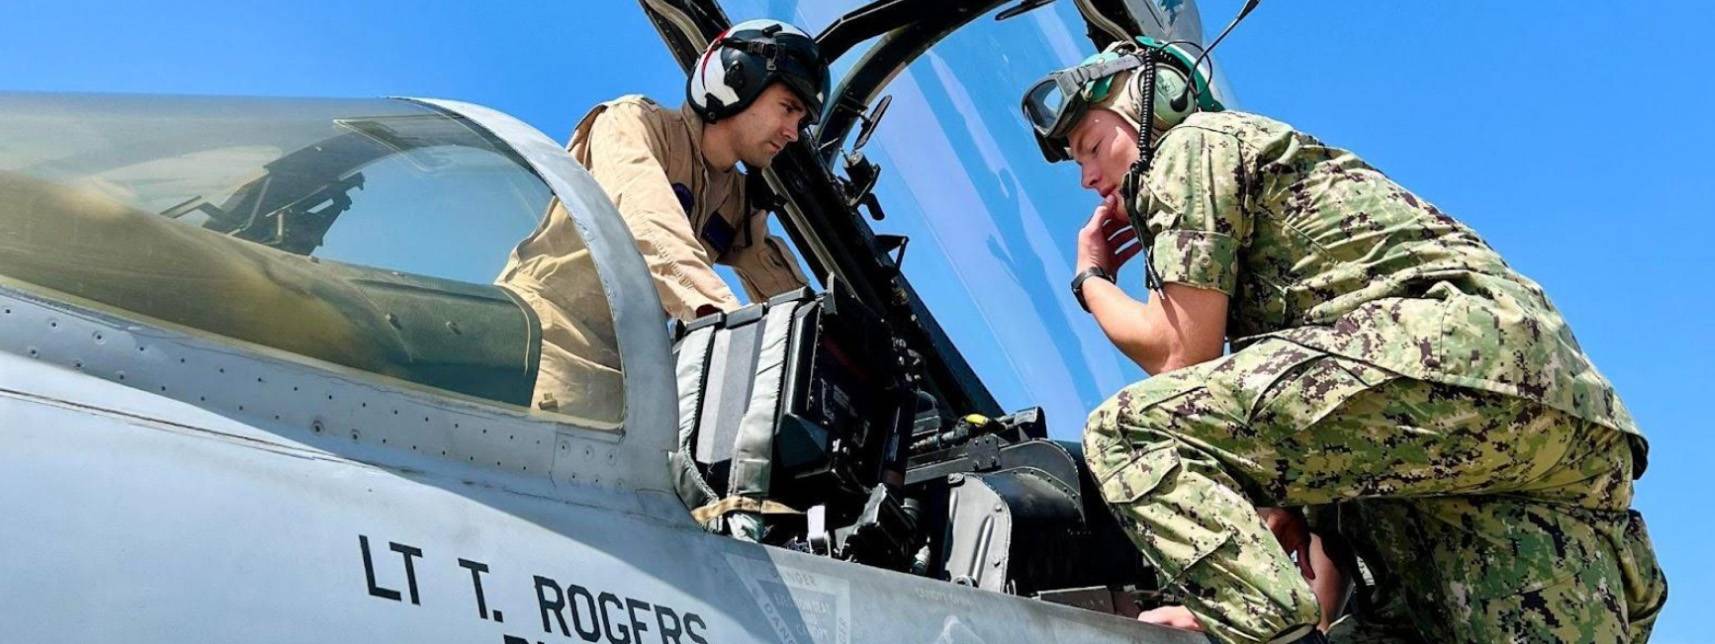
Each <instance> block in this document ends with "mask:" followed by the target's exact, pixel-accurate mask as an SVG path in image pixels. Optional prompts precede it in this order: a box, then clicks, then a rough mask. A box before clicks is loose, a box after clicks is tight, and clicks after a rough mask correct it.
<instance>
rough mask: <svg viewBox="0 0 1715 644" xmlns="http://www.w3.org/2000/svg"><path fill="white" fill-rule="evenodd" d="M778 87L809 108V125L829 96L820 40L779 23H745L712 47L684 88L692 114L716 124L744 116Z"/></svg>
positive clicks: (694, 69)
mask: <svg viewBox="0 0 1715 644" xmlns="http://www.w3.org/2000/svg"><path fill="white" fill-rule="evenodd" d="M774 82H779V83H783V84H785V85H786V87H787V88H788V89H791V90H792V92H793V93H794V94H797V95H798V98H799V100H802V101H804V105H805V107H806V108H808V112H809V122H810V123H814V122H815V120H816V119H817V117H819V116H820V115H821V113H822V105H823V103H825V102H826V101H827V96H828V65H827V63H826V62H825V61H823V60H822V55H821V52H820V51H818V50H817V48H816V39H814V38H811V37H810V35H809V34H806V33H804V31H803V30H802V29H799V28H797V27H794V26H792V25H790V24H787V23H784V22H781V21H779V20H766V19H765V20H746V21H744V22H741V23H738V24H736V25H733V26H732V27H731V28H729V29H727V30H726V31H724V32H721V35H719V36H716V37H715V39H714V40H712V41H710V42H709V47H708V49H705V50H703V55H702V56H700V57H698V58H697V63H696V66H695V67H693V68H692V69H691V75H690V79H688V81H687V82H686V85H685V98H686V99H687V100H689V101H690V102H691V109H693V110H695V111H696V112H697V115H698V116H701V117H703V120H704V121H708V122H710V123H713V122H715V121H719V120H721V119H723V118H727V117H729V116H732V115H734V114H737V113H739V112H742V111H744V109H745V108H747V107H750V104H751V103H752V102H755V101H756V97H757V96H758V95H761V94H762V90H763V89H764V88H767V87H768V85H769V83H774Z"/></svg>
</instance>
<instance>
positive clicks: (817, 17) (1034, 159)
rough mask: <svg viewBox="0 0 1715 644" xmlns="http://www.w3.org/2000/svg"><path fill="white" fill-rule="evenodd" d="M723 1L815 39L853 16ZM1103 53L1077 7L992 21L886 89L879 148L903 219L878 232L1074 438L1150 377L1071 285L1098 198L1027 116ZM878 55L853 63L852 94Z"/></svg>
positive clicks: (1126, 275)
mask: <svg viewBox="0 0 1715 644" xmlns="http://www.w3.org/2000/svg"><path fill="white" fill-rule="evenodd" d="M834 4H839V3H834ZM849 4H852V5H854V6H855V5H856V4H857V3H849ZM723 7H724V9H725V10H726V12H727V15H728V16H729V17H731V18H732V19H733V20H735V21H736V20H744V19H750V18H758V17H771V18H778V19H782V20H787V21H791V22H794V23H796V24H800V25H802V26H804V27H805V28H806V29H807V30H809V31H811V32H818V31H821V30H822V29H823V28H825V27H826V26H827V24H828V23H829V22H830V21H831V20H833V19H834V18H835V17H837V14H838V12H839V11H843V10H849V9H851V8H853V7H839V8H837V9H836V8H831V7H829V6H828V5H826V4H824V3H821V2H802V3H800V2H786V1H774V2H765V1H747V0H738V1H729V2H724V3H723ZM1093 50H1094V46H1093V45H1092V44H1091V43H1090V41H1089V40H1088V39H1087V38H1086V37H1085V24H1084V21H1083V19H1082V18H1081V17H1080V16H1079V15H1078V12H1077V9H1076V8H1075V7H1074V6H1073V4H1072V3H1057V4H1055V5H1051V6H1048V7H1044V8H1041V9H1037V10H1034V11H1031V12H1028V13H1025V14H1023V15H1020V16H1017V17H1014V18H1011V19H1008V20H1004V21H996V20H995V19H994V17H993V15H992V13H991V15H988V16H982V17H979V18H976V19H975V20H973V21H972V22H971V23H969V24H968V25H966V26H965V27H963V28H962V29H960V30H959V31H957V32H955V33H953V34H951V35H950V36H948V37H947V38H946V39H945V40H943V41H941V42H940V43H938V44H936V45H934V46H933V47H932V48H930V49H929V50H928V51H927V52H925V53H924V54H923V55H922V56H921V57H919V58H918V59H917V60H916V61H915V62H913V63H912V64H911V65H910V67H909V68H907V69H906V70H904V71H903V72H901V73H900V74H899V75H898V76H897V77H895V78H894V79H893V81H892V82H891V83H890V84H889V85H888V86H887V87H886V88H885V89H884V91H883V94H891V95H892V96H893V104H892V107H891V108H890V109H889V111H888V113H887V114H886V116H885V118H884V119H883V120H882V122H881V124H880V125H879V126H878V128H877V129H876V131H875V134H874V136H873V138H872V139H871V140H870V142H869V144H868V147H866V148H864V150H863V151H864V153H865V154H867V155H868V156H869V157H870V158H871V159H872V160H874V161H875V162H876V163H877V164H879V165H880V166H881V167H882V175H881V179H880V182H879V184H878V186H877V188H876V194H877V196H878V197H879V199H880V201H881V204H882V206H883V208H884V209H885V211H886V214H887V218H886V219H885V220H883V221H880V222H874V223H872V224H871V225H872V227H874V228H875V230H876V232H878V233H891V234H903V235H908V236H909V237H910V238H911V242H910V244H909V246H908V248H907V250H906V253H905V257H904V271H905V274H906V276H907V277H908V278H909V279H910V280H911V282H912V285H913V286H915V287H916V289H917V290H918V292H919V293H920V294H921V295H922V297H923V299H924V300H925V302H926V303H927V305H928V307H929V309H930V310H931V311H932V312H933V313H934V314H935V316H936V318H937V319H938V320H939V322H940V323H941V325H942V326H943V327H945V328H946V330H947V333H948V334H949V335H950V336H951V337H952V339H953V342H954V343H955V344H956V345H957V346H958V348H959V349H960V350H961V351H962V353H963V354H964V356H965V358H966V360H968V361H969V362H970V364H971V366H972V367H973V368H974V369H975V370H976V372H977V375H978V376H979V377H981V378H982V380H983V381H984V383H985V384H987V386H988V387H989V389H990V391H991V392H993V394H994V395H995V397H996V398H997V399H998V400H999V401H1000V402H1001V404H1002V406H1004V407H1006V408H1007V409H1009V410H1011V409H1020V408H1024V407H1030V406H1041V407H1044V408H1045V409H1046V411H1047V416H1048V424H1049V427H1050V433H1051V434H1052V435H1053V436H1054V437H1056V438H1063V439H1075V438H1077V437H1078V435H1079V433H1080V432H1081V428H1082V426H1083V423H1084V419H1085V417H1086V416H1087V415H1088V413H1089V412H1090V410H1091V409H1093V408H1094V407H1095V406H1096V405H1098V404H1100V403H1101V401H1102V400H1104V399H1106V398H1107V397H1108V396H1110V395H1112V394H1113V393H1114V392H1116V391H1118V390H1119V389H1120V388H1121V387H1123V386H1125V385H1126V384H1128V383H1130V382H1133V381H1135V380H1138V379H1140V378H1142V377H1143V373H1142V371H1141V370H1140V369H1139V368H1138V367H1137V366H1136V365H1135V364H1133V363H1132V362H1131V361H1130V360H1128V359H1126V358H1125V356H1124V355H1122V354H1121V353H1120V352H1119V351H1118V350H1116V349H1115V348H1114V347H1113V346H1112V345H1111V344H1109V343H1108V341H1107V340H1106V338H1105V337H1104V336H1103V334H1102V332H1101V330H1100V329H1099V328H1098V327H1097V326H1096V324H1095V323H1094V321H1093V320H1091V319H1090V317H1089V315H1088V314H1087V313H1085V312H1084V311H1083V310H1082V309H1080V308H1079V307H1078V304H1077V302H1076V301H1075V300H1074V299H1073V298H1072V296H1071V293H1070V290H1069V289H1068V284H1069V283H1070V281H1071V279H1072V276H1073V262H1074V260H1075V254H1074V242H1075V240H1076V234H1077V231H1078V229H1079V228H1080V227H1081V226H1082V225H1083V223H1084V222H1085V220H1087V219H1088V218H1089V217H1090V214H1091V212H1092V210H1093V209H1094V208H1095V206H1096V204H1097V202H1098V199H1097V197H1096V195H1095V194H1094V193H1092V192H1089V191H1086V190H1083V189H1082V188H1080V187H1079V185H1078V181H1079V180H1078V171H1077V167H1076V166H1075V165H1072V164H1070V163H1062V164H1057V165H1050V164H1048V163H1047V162H1045V161H1044V160H1043V158H1042V154H1041V152H1040V150H1039V148H1038V147H1037V145H1036V143H1035V141H1034V139H1033V138H1032V135H1031V131H1030V128H1029V126H1028V125H1027V124H1026V123H1025V120H1024V117H1023V115H1022V113H1021V112H1020V110H1019V107H1018V106H1019V101H1020V96H1021V95H1022V93H1023V92H1024V91H1025V89H1026V88H1028V87H1029V86H1030V85H1031V84H1032V83H1033V82H1035V81H1036V80H1038V79H1040V78H1042V77H1043V76H1044V75H1046V74H1047V73H1048V72H1049V71H1052V70H1054V69H1057V68H1060V67H1064V66H1068V65H1072V64H1076V63H1077V62H1078V61H1080V60H1082V59H1083V58H1084V57H1085V56H1088V55H1089V54H1090V53H1092V52H1093ZM862 52H863V48H861V47H860V48H858V49H856V50H854V51H853V53H851V54H848V55H847V56H846V57H845V59H843V60H841V61H837V63H836V64H835V65H834V68H835V75H834V78H835V84H836V86H837V85H838V83H839V80H838V79H839V78H840V77H841V76H842V75H843V72H844V71H846V70H849V69H850V67H851V65H852V64H853V63H854V62H855V61H854V60H853V59H855V58H857V57H860V56H861V55H862ZM1139 265H1141V264H1139V263H1138V262H1136V261H1134V262H1133V265H1130V266H1126V267H1125V269H1124V270H1123V271H1122V272H1121V274H1120V276H1119V280H1120V283H1121V284H1122V285H1123V286H1125V287H1126V290H1127V291H1129V292H1131V293H1132V294H1133V296H1134V297H1141V296H1142V295H1143V288H1142V277H1141V273H1139V272H1138V271H1139V268H1138V266H1139Z"/></svg>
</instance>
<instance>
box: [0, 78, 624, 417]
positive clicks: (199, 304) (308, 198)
mask: <svg viewBox="0 0 1715 644" xmlns="http://www.w3.org/2000/svg"><path fill="white" fill-rule="evenodd" d="M0 141H4V142H5V144H4V145H0V283H4V284H6V285H8V286H13V287H18V288H22V289H26V290H29V291H33V292H37V293H40V294H43V295H45V296H47V297H50V298H53V299H60V300H68V301H73V302H75V303H79V304H86V305H92V306H93V307H94V308H97V309H100V310H105V311H108V312H111V313H115V314H118V315H120V316H122V317H130V318H137V317H139V316H140V317H141V318H143V319H144V320H146V321H149V322H152V323H166V324H167V325H169V326H173V327H179V328H183V329H188V330H192V331H195V332H198V333H207V334H216V335H219V336H223V337H225V338H230V339H234V340H239V341H243V342H247V343H252V344H256V345H262V346H264V347H269V348H272V349H277V350H283V351H286V352H289V353H291V354H295V355H296V356H300V357H307V358H311V359H314V360H319V361H324V362H327V363H332V364H334V365H338V366H340V367H343V368H349V369H356V370H360V371H364V372H369V373H371V374H379V375H381V376H384V377H388V378H392V379H397V380H402V381H406V382H409V383H413V384H415V385H420V386H426V387H430V388H434V389H436V390H440V391H442V392H452V393H456V394H462V395H464V396H469V397H474V398H479V399H486V400H490V401H498V402H501V403H506V404H510V405H518V406H528V405H530V404H531V398H532V386H533V383H535V381H536V376H537V374H538V371H539V369H540V363H541V350H542V349H541V333H542V331H541V329H542V327H541V323H540V321H539V320H538V319H537V316H536V314H535V312H533V311H532V309H531V307H530V306H527V305H526V304H525V303H524V302H523V301H522V300H521V298H520V297H519V295H518V294H517V293H515V292H513V291H511V290H508V289H506V288H502V287H497V286H494V285H493V283H494V282H495V280H496V278H497V277H498V276H499V275H500V274H501V272H502V269H503V267H504V266H505V265H506V262H507V261H508V257H509V255H510V253H511V252H512V250H513V248H514V247H515V246H516V245H517V244H518V243H519V242H520V240H523V239H525V238H526V237H528V236H530V235H531V234H532V231H534V230H535V229H536V228H537V226H538V224H539V223H540V222H541V220H542V218H543V217H544V216H545V214H546V213H548V212H549V211H550V209H551V208H554V207H556V206H557V203H558V202H557V201H556V199H555V197H554V192H553V190H551V189H550V188H549V186H548V184H546V183H545V182H544V181H543V179H542V178H541V177H539V176H538V175H537V174H536V172H535V171H533V170H532V169H531V167H530V165H529V164H528V163H526V162H525V160H524V159H522V158H520V157H519V154H518V153H517V152H516V151H514V150H513V149H512V148H511V147H510V146H509V145H508V144H507V143H506V142H504V141H501V140H499V139H497V138H495V136H494V135H492V134H491V133H489V132H488V131H487V130H485V129H483V128H481V127H478V126H476V125H474V124H473V123H471V122H469V121H467V120H466V119H464V118H463V117H461V116H459V115H456V114H453V113H450V112H447V111H444V110H442V109H439V108H437V107H435V106H432V105H429V104H425V103H419V102H415V101H410V100H301V99H237V98H192V97H171V98H164V97H130V96H64V95H53V96H46V95H29V94H0ZM572 241H573V243H577V244H581V243H582V240H581V239H575V240H572ZM580 257H581V260H579V261H582V262H583V264H584V265H583V266H581V267H578V270H587V271H589V272H590V274H591V275H593V274H594V271H595V267H594V265H593V263H591V260H590V257H589V255H588V253H584V254H582V255H581V256H580ZM589 281H590V283H591V284H592V285H595V284H597V283H598V281H597V280H595V279H593V278H592V279H591V280H589ZM583 301H584V302H587V303H588V306H587V307H586V308H585V310H581V311H578V312H576V313H575V315H577V316H578V317H580V318H584V319H585V320H584V321H583V324H585V325H587V326H589V327H590V328H593V329H595V331H594V332H593V333H592V334H591V335H593V336H595V337H597V338H601V339H604V340H605V342H606V343H607V344H609V345H611V344H612V343H613V338H614V333H613V318H612V315H611V312H610V311H609V310H608V308H607V303H606V299H605V298H604V297H590V298H584V299H583ZM603 353H604V355H607V356H610V357H611V360H609V362H611V363H612V364H611V365H608V366H610V367H611V368H609V369H605V370H600V374H599V375H592V377H595V378H607V379H610V380H612V382H611V383H608V384H609V385H610V387H608V389H609V390H610V391H612V392H618V391H619V384H618V379H619V376H620V373H619V369H618V360H617V349H615V348H614V347H612V346H607V347H605V350H604V352H603ZM592 386H594V385H593V384H592ZM589 398H590V399H589V400H588V401H586V403H587V404H583V405H580V406H577V407H576V408H570V407H567V408H561V409H559V410H558V411H559V413H561V414H565V415H570V416H573V417H576V418H578V419H579V420H580V421H582V423H583V424H586V425H592V424H593V425H601V426H616V425H617V423H618V422H619V421H620V417H621V415H622V412H623V409H622V407H623V404H622V402H621V401H622V399H623V397H622V396H618V395H611V396H597V397H589Z"/></svg>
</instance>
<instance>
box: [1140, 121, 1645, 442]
mask: <svg viewBox="0 0 1715 644" xmlns="http://www.w3.org/2000/svg"><path fill="white" fill-rule="evenodd" d="M1139 192H1140V194H1138V195H1135V197H1134V199H1133V200H1132V202H1131V204H1130V205H1131V210H1130V216H1131V218H1132V221H1133V223H1134V224H1136V225H1137V228H1138V231H1139V236H1140V238H1141V239H1142V240H1143V242H1144V243H1145V245H1146V246H1145V247H1146V248H1148V249H1149V254H1148V260H1147V261H1148V262H1149V263H1150V264H1151V268H1152V269H1153V271H1154V273H1155V274H1156V275H1157V277H1158V279H1159V280H1161V281H1163V282H1176V283H1180V284H1185V285H1189V286H1193V287H1198V288H1204V289H1211V290H1217V291H1220V292H1222V293H1226V294H1227V295H1228V296H1230V298H1231V299H1230V300H1229V302H1230V304H1229V307H1228V311H1229V313H1228V322H1227V335H1228V337H1229V339H1230V341H1231V342H1232V346H1233V350H1235V351H1238V350H1242V349H1243V348H1244V347H1245V346H1248V345H1250V344H1252V343H1254V342H1256V341H1257V340H1260V339H1262V338H1265V337H1277V338H1282V339H1286V340H1289V341H1292V342H1296V343H1299V344H1302V345H1305V346H1308V347H1312V348H1316V349H1320V350H1323V351H1327V352H1329V353H1333V354H1336V355H1340V356H1345V357H1348V358H1352V359H1356V360H1361V361H1365V362H1368V363H1371V364H1374V365H1376V366H1379V367H1382V368H1384V369H1388V370H1392V371H1394V372H1397V373H1399V374H1402V375H1405V376H1409V377H1412V378H1418V379H1421V380H1427V381H1433V382H1440V383H1446V384H1452V385H1459V386H1464V387H1471V388H1476V389H1481V390H1485V391H1491V392H1497V393H1502V394H1507V395H1513V396H1519V397H1523V398H1528V399H1531V400H1535V401H1538V402H1541V403H1543V404H1545V405H1548V406H1550V407H1553V408H1555V409H1559V410H1562V411H1565V412H1567V413H1570V414H1573V415H1575V416H1578V417H1580V418H1584V419H1587V420H1589V421H1591V422H1595V423H1598V424H1601V425H1605V426H1607V427H1610V428H1613V429H1616V430H1619V431H1622V432H1626V433H1629V434H1632V435H1635V436H1638V437H1639V439H1638V440H1637V441H1635V442H1636V443H1637V444H1638V445H1639V448H1640V449H1639V452H1640V453H1639V456H1640V459H1639V460H1640V462H1639V464H1638V467H1637V469H1638V470H1639V471H1640V472H1641V471H1642V463H1641V460H1642V459H1641V457H1642V456H1643V454H1642V447H1643V441H1642V435H1641V433H1639V431H1638V429H1637V427H1636V426H1635V425H1634V424H1633V422H1632V419H1631V416H1630V414H1628V413H1627V412H1626V409H1625V407H1624V406H1623V405H1622V404H1621V403H1620V400H1619V398H1618V396H1616V395H1615V393H1614V388H1613V386H1612V385H1611V384H1609V383H1608V381H1607V379H1605V378H1603V377H1602V375H1601V374H1600V373H1598V372H1597V371H1596V368H1595V366H1594V365H1592V364H1591V363H1590V360H1589V358H1587V357H1586V356H1585V355H1584V352H1583V350H1582V349H1580V348H1579V346H1578V341H1577V340H1575V339H1574V338H1573V337H1572V330H1571V329H1570V328H1569V327H1567V325H1566V321H1565V320H1563V319H1561V317H1560V313H1559V312H1558V311H1556V310H1555V308H1554V305H1553V304H1551V303H1550V302H1549V301H1548V297H1547V296H1546V295H1545V294H1544V293H1543V290H1542V287H1540V286H1538V285H1537V284H1536V283H1535V282H1533V281H1531V280H1530V279H1527V278H1525V277H1524V276H1523V275H1520V274H1518V273H1517V272H1515V271H1514V270H1512V268H1510V267H1508V266H1507V264H1506V262H1505V261H1503V260H1502V259H1501V256H1500V254H1498V253H1496V252H1495V250H1494V249H1493V248H1490V247H1489V245H1488V244H1487V243H1485V242H1484V241H1483V240H1482V239H1481V238H1480V237H1478V236H1477V233H1476V232H1474V231H1472V230H1471V229H1470V228H1469V227H1467V226H1465V225H1464V224H1462V223H1460V222H1458V221H1456V220H1454V219H1453V218H1452V217H1450V216H1448V215H1446V214H1444V213H1442V212H1441V211H1440V210H1438V209H1436V207H1435V206H1434V205H1431V204H1430V203H1429V202H1427V201H1424V200H1422V199H1420V198H1418V197H1417V196H1415V195H1413V194H1411V193H1410V192H1409V191H1407V190H1405V189H1404V188H1402V187H1400V186H1399V185H1398V184H1396V183H1394V182H1393V181H1392V180H1390V179H1388V178H1387V176H1386V175H1383V174H1382V173H1381V172H1380V171H1378V170H1376V169H1375V168H1372V167H1370V166H1369V165H1368V164H1366V163H1364V161H1363V160H1362V159H1359V158H1358V157H1357V156H1356V155H1354V154H1352V153H1351V152H1347V151H1345V150H1341V149H1339V148H1334V147H1330V146H1327V145H1324V144H1323V143H1322V142H1321V141H1318V140H1316V139H1315V138H1314V137H1311V136H1309V135H1307V134H1304V133H1301V132H1297V131H1295V130H1293V129H1292V128H1291V127H1289V126H1287V125H1285V124H1283V123H1280V122H1278V121H1274V120H1271V119H1267V118H1264V117H1261V116H1256V115H1254V114H1244V113H1238V112H1221V113H1205V114H1195V115H1193V116H1191V118H1189V119H1187V120H1186V121H1185V122H1184V123H1183V124H1181V125H1179V126H1177V127H1174V128H1173V129H1171V130H1169V131H1168V132H1166V133H1165V134H1164V135H1163V136H1162V138H1161V140H1160V142H1159V144H1158V147H1157V152H1156V155H1155V160H1154V164H1153V166H1152V167H1151V168H1150V171H1149V174H1148V176H1147V178H1146V181H1145V186H1144V187H1143V189H1141V190H1140V191H1139Z"/></svg>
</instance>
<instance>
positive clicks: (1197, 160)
mask: <svg viewBox="0 0 1715 644" xmlns="http://www.w3.org/2000/svg"><path fill="white" fill-rule="evenodd" d="M1244 173H1245V164H1244V158H1243V154H1242V152H1241V148H1240V145H1239V141H1238V139H1237V138H1236V137H1233V136H1231V135H1227V134H1222V133H1219V132H1211V131H1208V130H1202V129H1197V128H1186V127H1181V128H1177V129H1174V130H1171V131H1169V132H1168V133H1167V135H1166V136H1165V137H1163V138H1162V140H1161V142H1160V144H1159V147H1158V148H1157V150H1156V155H1155V160H1154V162H1153V164H1152V165H1151V167H1150V170H1149V176H1148V179H1147V181H1146V182H1145V189H1144V190H1142V191H1140V194H1139V195H1137V200H1136V202H1135V205H1134V207H1133V212H1134V213H1137V214H1139V215H1140V216H1142V217H1143V223H1144V227H1145V228H1146V229H1147V230H1144V231H1140V232H1143V233H1144V234H1145V235H1146V236H1147V238H1148V239H1149V242H1148V244H1149V246H1148V248H1149V256H1148V258H1147V260H1146V261H1148V262H1149V264H1150V268H1151V269H1152V270H1153V272H1154V274H1155V276H1156V279H1157V280H1159V281H1160V282H1162V283H1175V284H1184V285H1186V286H1192V287H1196V288H1201V289H1208V290H1212V291H1220V292H1222V293H1225V294H1227V295H1232V294H1233V291H1234V289H1235V288H1236V287H1237V284H1238V278H1239V254H1240V252H1241V251H1242V249H1243V247H1244V245H1245V242H1246V241H1247V240H1248V239H1249V235H1250V231H1251V220H1250V215H1248V214H1247V213H1246V211H1245V207H1244V195H1243V186H1244V185H1245V181H1244V176H1245V175H1244Z"/></svg>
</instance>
